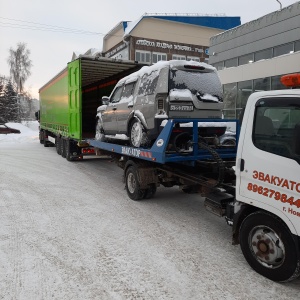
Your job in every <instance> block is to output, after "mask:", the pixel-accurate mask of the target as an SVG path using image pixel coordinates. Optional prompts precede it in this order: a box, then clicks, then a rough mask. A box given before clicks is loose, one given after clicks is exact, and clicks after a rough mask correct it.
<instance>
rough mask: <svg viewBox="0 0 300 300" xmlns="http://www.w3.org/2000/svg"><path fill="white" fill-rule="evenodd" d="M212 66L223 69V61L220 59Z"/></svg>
mask: <svg viewBox="0 0 300 300" xmlns="http://www.w3.org/2000/svg"><path fill="white" fill-rule="evenodd" d="M213 66H214V67H215V68H216V69H217V70H218V71H220V70H223V69H224V61H220V62H218V63H215V64H213Z"/></svg>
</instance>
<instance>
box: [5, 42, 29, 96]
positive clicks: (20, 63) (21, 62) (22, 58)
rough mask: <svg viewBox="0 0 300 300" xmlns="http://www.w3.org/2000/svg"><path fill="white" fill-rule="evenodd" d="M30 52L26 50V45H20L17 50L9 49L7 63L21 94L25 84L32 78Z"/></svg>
mask: <svg viewBox="0 0 300 300" xmlns="http://www.w3.org/2000/svg"><path fill="white" fill-rule="evenodd" d="M29 55H30V50H28V49H27V48H26V44H25V43H18V44H17V49H16V50H14V49H13V48H10V49H9V57H8V59H7V63H8V65H9V67H10V75H11V77H12V80H13V81H14V83H15V84H16V86H17V90H18V92H19V93H21V92H22V91H23V88H24V83H25V81H26V80H27V78H28V77H29V76H30V74H31V72H30V69H31V67H32V62H31V60H30V58H29Z"/></svg>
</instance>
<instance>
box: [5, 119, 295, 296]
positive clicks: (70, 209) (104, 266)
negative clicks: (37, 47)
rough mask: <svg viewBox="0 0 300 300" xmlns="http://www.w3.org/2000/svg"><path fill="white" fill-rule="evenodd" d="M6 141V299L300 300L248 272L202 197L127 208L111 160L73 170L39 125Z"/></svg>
mask: <svg viewBox="0 0 300 300" xmlns="http://www.w3.org/2000/svg"><path fill="white" fill-rule="evenodd" d="M9 125H11V126H12V127H14V128H18V129H20V130H21V131H22V133H21V134H20V135H0V166H1V172H0V174H1V175H0V299H4V300H11V299H24V300H27V299H30V300H31V299H37V300H40V299H45V300H47V299H59V300H61V299H68V300H69V299H72V300H77V299H78V300H83V299H84V300H87V299H95V300H98V299H100V300H106V299H155V300H157V299H178V300H181V299H182V300H187V299H195V300H198V299H228V300H234V299H241V300H245V299H255V300H256V299H272V300H274V299H280V300H283V299H289V300H290V299H295V300H296V299H299V295H300V280H299V279H297V280H296V281H294V282H292V283H287V284H278V283H274V282H272V281H270V280H268V279H266V278H264V277H262V276H260V275H258V274H257V273H255V272H254V271H252V269H251V268H250V267H249V266H248V264H247V263H246V261H245V259H244V257H243V256H242V253H241V250H240V248H239V247H238V246H233V245H231V228H230V227H229V226H227V225H226V224H225V221H224V219H222V218H218V217H216V216H214V215H212V214H210V213H208V212H206V211H205V210H204V207H203V199H202V198H200V197H199V195H197V194H196V195H195V194H193V195H187V194H184V193H182V192H181V191H179V190H178V189H177V188H170V189H167V188H159V189H158V192H157V195H156V196H155V198H153V199H151V200H145V201H132V200H130V199H129V198H128V197H127V195H126V192H125V190H124V184H123V183H122V170H121V169H119V168H117V167H116V165H115V164H114V163H113V162H112V161H111V160H109V159H101V158H92V159H86V160H84V161H78V162H68V161H67V160H66V159H63V158H62V157H60V156H58V155H57V153H56V151H55V148H51V147H50V148H48V147H47V148H44V147H43V145H41V144H40V143H39V141H38V132H37V124H36V123H33V124H30V125H29V126H30V128H32V129H33V130H30V129H28V128H27V127H26V126H25V128H24V127H23V126H22V125H15V124H9Z"/></svg>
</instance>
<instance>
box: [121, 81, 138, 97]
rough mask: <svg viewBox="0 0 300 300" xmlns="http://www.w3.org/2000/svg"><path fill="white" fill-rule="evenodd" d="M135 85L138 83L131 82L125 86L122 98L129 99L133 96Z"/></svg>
mask: <svg viewBox="0 0 300 300" xmlns="http://www.w3.org/2000/svg"><path fill="white" fill-rule="evenodd" d="M135 84H136V81H134V82H130V83H128V84H126V85H125V87H124V90H123V93H122V98H129V97H130V96H131V95H133V92H134V88H135Z"/></svg>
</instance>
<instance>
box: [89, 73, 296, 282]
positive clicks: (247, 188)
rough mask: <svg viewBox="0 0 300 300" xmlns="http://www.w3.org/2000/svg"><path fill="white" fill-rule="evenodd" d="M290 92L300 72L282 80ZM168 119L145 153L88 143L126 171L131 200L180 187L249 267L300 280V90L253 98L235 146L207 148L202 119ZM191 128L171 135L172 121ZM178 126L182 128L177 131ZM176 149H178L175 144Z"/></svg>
mask: <svg viewBox="0 0 300 300" xmlns="http://www.w3.org/2000/svg"><path fill="white" fill-rule="evenodd" d="M282 82H285V83H286V84H287V86H288V87H291V86H293V85H295V84H297V85H298V86H299V85H300V75H297V74H296V75H287V76H285V77H283V79H282ZM202 121H203V122H204V121H205V122H208V123H209V122H211V123H215V122H228V121H231V122H232V121H233V120H223V119H222V120H207V119H206V120H200V119H193V120H191V119H190V120H186V119H184V120H181V119H173V120H168V121H167V123H166V125H165V127H164V129H163V130H162V131H161V133H160V135H159V136H158V138H157V139H156V141H155V143H154V144H153V146H152V147H151V148H150V149H144V148H132V147H129V146H126V145H117V144H114V143H108V142H101V141H97V140H94V139H89V140H87V143H88V144H89V145H90V146H93V147H95V149H96V150H97V151H96V153H98V154H109V155H111V156H113V157H115V158H116V162H117V163H118V165H119V166H120V167H121V168H122V169H123V170H124V180H125V186H126V190H127V194H128V196H129V197H130V198H131V199H133V200H142V199H147V198H151V197H153V196H154V194H155V192H156V187H157V186H159V185H163V186H165V187H171V186H174V185H178V186H180V187H181V189H182V190H183V191H184V192H187V193H193V192H199V193H200V194H201V196H203V197H205V201H204V205H205V207H206V208H207V210H209V211H210V212H212V213H214V214H216V215H218V216H220V217H225V220H226V222H227V224H229V225H231V226H232V229H233V230H232V236H233V244H240V246H241V249H242V252H243V254H244V256H245V258H246V260H247V262H248V263H249V265H250V266H251V267H252V268H253V269H254V270H255V271H256V272H258V273H259V274H261V275H263V276H265V277H267V278H269V279H271V280H274V281H279V282H287V281H291V280H293V279H295V278H297V277H298V276H299V275H300V238H299V236H300V172H299V169H300V167H299V164H300V90H299V89H287V90H280V91H265V92H258V93H253V94H252V95H251V96H250V97H249V99H248V102H247V105H246V108H245V112H244V115H243V121H242V126H241V128H240V123H239V121H238V120H235V122H236V129H237V130H236V139H237V146H229V147H226V146H220V145H218V144H216V145H209V143H208V142H207V140H205V137H203V135H201V134H200V133H199V127H198V126H199V124H200V123H201V122H202ZM185 122H191V123H192V131H193V133H192V134H191V135H189V138H188V135H187V134H186V133H185V132H182V133H179V134H178V133H177V138H178V140H180V138H183V140H184V143H182V142H181V143H180V142H178V140H177V141H176V139H174V137H172V134H173V133H174V131H176V130H177V129H178V126H176V124H181V123H185ZM179 128H180V127H179ZM180 144H181V147H180V146H178V145H180Z"/></svg>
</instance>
